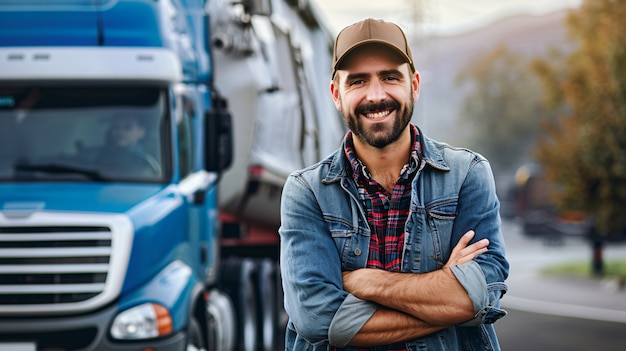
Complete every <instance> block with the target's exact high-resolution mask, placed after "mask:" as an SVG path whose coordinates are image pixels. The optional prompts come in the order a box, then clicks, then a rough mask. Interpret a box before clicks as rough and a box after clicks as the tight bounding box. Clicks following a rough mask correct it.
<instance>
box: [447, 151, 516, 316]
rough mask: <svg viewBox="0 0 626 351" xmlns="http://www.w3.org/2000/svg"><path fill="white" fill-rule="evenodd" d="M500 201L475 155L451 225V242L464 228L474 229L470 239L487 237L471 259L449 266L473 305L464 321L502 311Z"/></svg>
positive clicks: (503, 265)
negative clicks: (486, 242) (485, 245)
mask: <svg viewBox="0 0 626 351" xmlns="http://www.w3.org/2000/svg"><path fill="white" fill-rule="evenodd" d="M499 212H500V205H499V201H498V198H497V195H496V188H495V182H494V178H493V174H492V172H491V168H490V166H489V163H488V162H487V161H486V160H485V159H484V158H482V156H477V158H476V159H475V160H474V162H473V163H472V164H471V166H470V169H469V171H468V174H467V177H466V179H465V181H464V182H463V185H462V187H461V190H460V193H459V207H458V208H457V218H456V220H455V225H454V229H453V237H452V239H453V242H454V243H456V242H458V240H459V238H460V237H461V235H463V233H465V232H466V231H468V230H470V229H473V230H474V231H475V232H476V236H475V237H474V239H473V241H472V242H475V241H478V240H481V239H483V238H487V239H489V250H488V251H487V252H486V253H483V254H482V255H480V256H478V257H477V258H476V259H474V261H472V262H469V263H467V264H464V265H461V266H455V267H452V272H453V273H454V274H455V276H456V278H457V279H458V281H459V282H460V283H461V285H463V287H464V288H465V290H466V291H467V293H468V295H469V297H470V299H471V300H472V303H473V305H474V312H475V318H474V319H472V320H470V321H468V322H466V323H465V324H464V325H478V324H482V323H493V322H495V321H496V320H498V319H500V318H502V317H503V316H504V315H506V311H504V310H502V309H501V308H500V299H501V298H502V296H503V295H504V294H505V293H506V291H507V286H506V284H505V283H504V281H505V280H506V278H507V277H508V274H509V263H508V261H507V260H506V258H505V245H504V239H503V236H502V231H501V225H500V224H501V221H500V213H499Z"/></svg>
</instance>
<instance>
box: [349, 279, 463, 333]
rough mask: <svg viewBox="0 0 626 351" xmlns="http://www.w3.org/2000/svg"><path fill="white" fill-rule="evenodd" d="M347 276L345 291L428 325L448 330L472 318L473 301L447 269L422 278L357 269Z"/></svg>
mask: <svg viewBox="0 0 626 351" xmlns="http://www.w3.org/2000/svg"><path fill="white" fill-rule="evenodd" d="M349 275H351V276H350V278H349V279H346V278H344V288H345V289H346V290H347V291H349V292H350V293H352V294H353V295H354V296H356V297H358V298H360V299H363V300H367V301H372V302H375V303H378V304H380V305H383V306H386V307H389V308H391V309H394V310H398V311H402V312H404V313H407V314H409V315H411V316H413V317H415V318H417V319H419V320H422V321H425V322H427V323H431V324H433V325H442V326H449V325H454V324H458V323H462V322H465V321H467V320H469V319H472V318H473V317H474V307H473V304H472V301H471V300H470V298H469V296H468V295H467V292H466V291H465V289H464V288H463V286H462V285H461V284H460V283H459V282H458V281H457V279H456V277H455V276H454V274H453V273H452V272H451V271H450V269H449V268H448V267H444V269H441V270H437V271H434V272H430V273H425V274H413V273H391V272H387V271H383V270H378V269H359V270H356V271H354V272H350V273H349ZM344 277H345V276H344ZM350 282H354V284H351V283H350ZM356 282H358V283H356Z"/></svg>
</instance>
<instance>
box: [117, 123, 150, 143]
mask: <svg viewBox="0 0 626 351" xmlns="http://www.w3.org/2000/svg"><path fill="white" fill-rule="evenodd" d="M110 133H111V139H112V141H113V143H114V144H115V146H119V147H129V146H134V145H136V144H137V143H138V142H139V141H140V140H141V139H142V138H143V137H144V135H145V130H144V128H143V127H142V126H141V125H139V123H137V121H136V120H133V119H117V120H115V121H114V122H113V123H112V124H111V130H110Z"/></svg>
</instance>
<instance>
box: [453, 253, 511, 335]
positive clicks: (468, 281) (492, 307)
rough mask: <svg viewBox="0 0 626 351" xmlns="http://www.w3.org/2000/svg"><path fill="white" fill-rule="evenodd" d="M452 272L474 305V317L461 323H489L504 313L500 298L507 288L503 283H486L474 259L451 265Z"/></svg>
mask: <svg viewBox="0 0 626 351" xmlns="http://www.w3.org/2000/svg"><path fill="white" fill-rule="evenodd" d="M452 273H454V275H455V276H456V279H457V280H458V281H459V283H461V285H462V286H463V288H465V291H467V294H468V296H469V298H470V300H471V301H472V304H473V305H474V318H473V319H471V320H469V321H467V322H465V323H463V324H462V325H467V326H471V325H479V324H490V323H494V322H495V321H497V320H498V319H500V318H502V317H504V316H505V315H506V311H504V310H503V309H501V308H500V298H501V297H502V295H503V294H504V293H505V292H506V290H507V287H506V285H505V284H504V283H491V284H487V281H486V279H485V275H484V274H483V271H482V269H481V268H480V266H479V265H478V263H476V262H474V261H472V262H468V263H466V264H464V265H461V266H453V267H452Z"/></svg>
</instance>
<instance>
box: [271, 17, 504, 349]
mask: <svg viewBox="0 0 626 351" xmlns="http://www.w3.org/2000/svg"><path fill="white" fill-rule="evenodd" d="M332 72H333V77H332V81H331V84H330V92H331V94H332V97H333V100H334V102H335V105H336V107H337V109H339V110H340V111H341V112H342V113H343V115H344V117H345V121H346V124H347V125H348V127H349V129H350V131H348V133H347V134H346V136H345V139H344V141H343V145H342V147H341V148H339V149H338V150H337V151H336V152H335V153H334V154H333V155H330V156H329V157H328V158H327V159H325V160H323V161H321V162H319V163H318V164H315V165H313V166H311V167H308V168H306V169H304V170H301V171H297V172H294V173H293V174H292V175H290V177H289V178H288V180H287V182H286V184H285V186H284V189H283V195H282V208H281V221H282V223H281V228H280V231H279V233H280V236H281V272H282V277H283V287H284V291H285V309H286V311H287V313H288V315H289V323H288V326H287V331H286V349H287V350H337V349H342V350H344V349H345V350H369V349H374V347H375V349H376V350H429V351H430V350H499V349H500V348H499V345H498V341H497V338H496V335H495V331H494V328H493V325H492V323H493V322H495V321H496V320H497V319H499V318H501V317H502V316H504V315H505V314H506V312H505V311H503V310H501V309H500V308H499V306H500V303H499V301H500V298H501V297H502V295H503V294H504V293H505V292H506V285H505V284H504V281H505V279H506V278H507V276H508V262H507V260H506V258H505V256H504V241H503V238H502V233H501V231H500V217H499V202H498V199H497V197H496V193H495V185H494V180H493V175H492V173H491V169H490V167H489V164H488V162H487V160H485V159H484V158H483V157H482V156H480V155H478V154H476V153H473V152H471V151H469V150H466V149H460V148H453V147H451V146H449V145H447V144H443V143H439V142H436V141H434V140H432V139H429V138H427V137H426V136H425V135H424V134H423V133H422V132H421V131H420V130H419V128H417V127H416V126H414V125H413V124H411V123H410V120H411V117H412V114H413V105H414V103H415V101H416V100H417V97H418V95H419V88H420V76H419V73H417V72H416V71H415V67H414V64H413V59H412V55H411V51H410V48H409V45H408V43H407V40H406V37H405V35H404V33H403V32H402V30H401V29H400V28H399V27H398V26H397V25H395V24H392V23H389V22H383V21H378V20H373V19H366V20H364V21H361V22H358V23H356V24H354V25H352V26H349V27H347V28H345V29H344V30H343V31H341V32H340V33H339V35H338V36H337V39H336V42H335V49H334V60H333V67H332Z"/></svg>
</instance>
